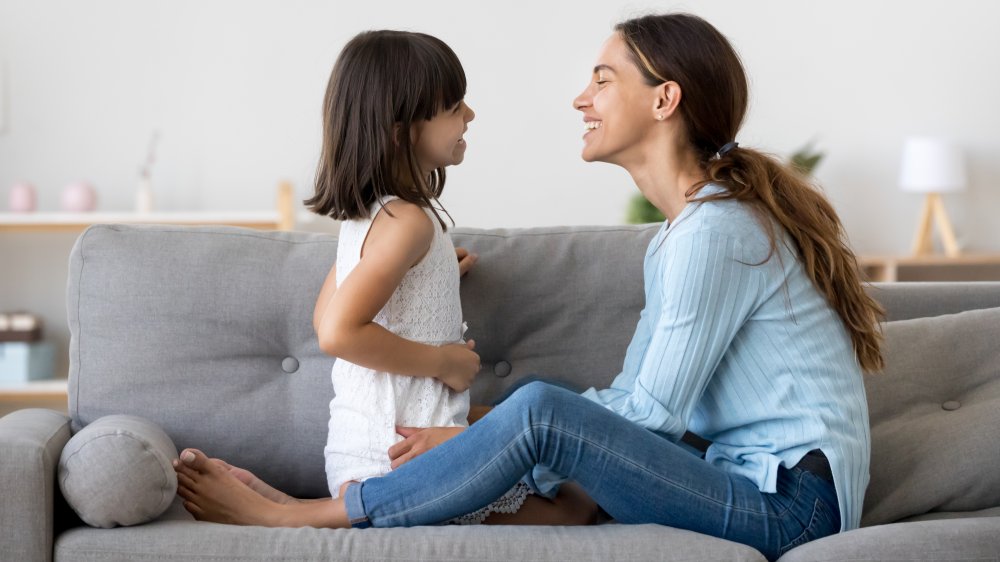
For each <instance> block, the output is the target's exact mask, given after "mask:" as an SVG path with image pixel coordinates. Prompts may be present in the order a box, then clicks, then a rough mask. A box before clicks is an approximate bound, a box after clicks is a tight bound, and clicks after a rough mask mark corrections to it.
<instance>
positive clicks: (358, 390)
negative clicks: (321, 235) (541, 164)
mask: <svg viewBox="0 0 1000 562" xmlns="http://www.w3.org/2000/svg"><path fill="white" fill-rule="evenodd" d="M393 199H396V197H391V196H389V197H384V198H382V199H381V200H380V201H377V202H375V203H374V204H373V206H372V209H371V211H372V212H371V218H369V219H360V220H352V221H345V222H343V223H342V225H341V227H340V235H339V239H338V241H337V286H338V287H339V286H341V285H342V284H343V282H344V280H345V279H346V278H347V276H348V275H349V274H350V273H351V271H352V270H353V269H354V267H355V266H357V264H358V262H359V261H360V259H361V248H362V246H363V245H364V242H365V239H366V238H367V237H368V231H369V229H370V228H371V225H372V221H373V220H374V219H375V216H376V215H377V214H378V213H379V212H382V206H383V205H385V204H386V203H388V202H389V201H391V200H393ZM425 212H426V213H427V215H428V217H429V218H430V219H431V223H432V224H433V225H434V238H433V240H432V242H431V245H430V249H429V250H428V251H427V254H426V255H425V256H424V257H423V259H421V261H420V262H419V263H418V264H417V265H415V266H413V267H412V268H411V269H410V270H409V271H408V272H406V275H405V276H404V277H403V280H402V281H401V282H400V284H399V287H397V288H396V291H395V292H394V293H393V294H392V296H391V297H390V298H389V301H388V302H387V303H386V304H385V306H384V307H383V308H382V310H380V311H379V312H378V314H376V315H375V318H374V322H376V323H377V324H379V325H381V326H383V327H384V328H385V329H387V330H389V331H390V332H392V333H394V334H396V335H398V336H400V337H403V338H406V339H408V340H412V341H417V342H421V343H425V344H428V345H438V346H439V345H444V344H452V343H462V342H463V340H462V336H463V333H464V328H463V323H462V302H461V300H460V297H459V272H458V260H457V259H456V257H455V246H454V245H453V244H452V241H451V237H450V236H449V235H448V233H447V232H444V230H443V229H442V228H441V224H440V223H439V222H438V219H437V217H435V216H434V213H433V212H432V211H431V210H430V209H425ZM331 378H332V379H333V389H334V394H335V396H334V398H333V400H331V401H330V424H329V434H328V436H327V443H326V448H325V450H324V453H325V456H326V477H327V484H328V485H329V488H330V494H331V495H332V497H337V496H338V495H339V493H340V486H341V485H342V484H344V482H348V481H351V480H355V481H358V482H361V481H364V480H365V479H367V478H372V477H376V476H382V475H384V474H386V473H388V472H389V471H390V470H392V468H391V466H390V460H389V454H388V451H389V447H391V446H392V445H394V444H395V443H398V442H399V441H402V440H403V438H402V437H401V436H400V435H399V434H397V433H396V426H397V425H399V426H405V427H465V426H467V425H468V415H469V393H468V392H455V391H453V390H452V389H451V388H449V387H448V386H447V385H445V384H444V383H443V382H441V381H440V380H438V379H436V378H431V377H411V376H406V375H396V374H392V373H387V372H383V371H375V370H372V369H369V368H367V367H362V366H360V365H355V364H353V363H349V362H347V361H344V360H343V359H337V361H336V363H334V366H333V372H332V374H331ZM527 494H528V488H527V486H526V485H524V484H523V483H519V484H518V485H517V486H515V487H514V488H513V489H512V490H511V491H510V492H508V493H507V494H505V495H504V497H502V498H500V499H498V500H497V501H496V502H494V503H493V504H490V505H489V506H486V507H485V508H483V509H480V510H478V511H476V512H475V513H472V514H469V515H466V516H463V517H461V518H459V519H457V520H455V521H453V522H456V523H480V522H482V520H484V519H485V518H486V516H487V515H489V514H490V513H492V512H502V513H514V512H516V511H517V510H518V509H519V508H520V506H521V504H522V503H523V501H524V498H525V497H526V496H527Z"/></svg>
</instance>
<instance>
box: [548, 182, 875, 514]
mask: <svg viewBox="0 0 1000 562" xmlns="http://www.w3.org/2000/svg"><path fill="white" fill-rule="evenodd" d="M720 189H721V188H718V187H716V186H712V185H709V186H706V187H705V188H704V189H703V190H702V191H701V193H700V195H707V194H709V193H712V192H715V191H717V190H720ZM775 229H776V232H777V233H778V235H779V240H785V244H779V246H778V251H777V252H776V253H775V254H774V255H773V256H772V257H771V258H770V259H767V260H766V261H765V259H766V258H767V257H768V254H769V252H770V245H769V240H768V237H767V233H766V231H765V230H764V228H763V226H762V223H761V221H760V220H759V219H758V218H757V217H755V215H754V213H753V210H752V208H751V207H750V206H749V205H748V204H746V203H740V202H737V201H732V200H730V201H715V202H704V203H689V204H688V205H687V206H685V207H684V209H683V211H682V212H681V213H680V215H678V216H677V218H676V219H675V220H674V221H672V222H669V223H664V225H663V228H662V229H661V230H660V231H659V232H658V233H657V235H656V236H655V237H654V238H653V240H652V241H651V242H650V244H649V247H648V250H647V252H646V257H645V261H644V265H643V274H644V278H645V293H646V306H645V308H644V309H643V311H642V314H641V315H640V317H639V324H638V326H637V327H636V331H635V335H634V336H633V337H632V341H631V343H630V344H629V346H628V351H627V352H626V355H625V364H624V366H623V368H622V372H621V373H620V374H619V375H618V376H617V377H616V378H615V380H614V382H613V383H612V384H611V388H608V389H605V390H596V389H593V388H591V389H590V390H587V391H586V392H584V394H583V395H584V396H586V397H587V398H589V399H591V400H593V401H595V402H597V403H599V404H602V405H604V406H605V407H607V408H608V409H610V410H613V411H614V412H617V413H618V414H620V415H622V416H623V417H625V418H626V419H629V420H631V421H633V422H635V423H636V424H638V425H640V426H642V427H645V428H647V429H650V430H652V431H655V432H658V433H661V434H664V435H667V436H669V437H671V438H673V439H675V440H677V439H680V437H681V436H682V435H683V434H684V432H685V430H690V431H692V432H694V433H696V434H698V435H700V436H702V437H704V438H706V439H709V440H710V441H712V442H713V444H712V446H711V447H709V449H708V451H707V453H706V456H705V459H706V460H707V461H708V462H709V463H711V464H712V465H714V466H717V467H719V468H721V469H723V470H726V471H728V472H732V473H735V474H739V475H742V476H745V477H747V478H749V479H750V480H752V481H753V482H754V483H755V484H756V485H757V487H758V488H759V489H760V490H761V491H762V492H767V493H773V492H775V490H776V479H777V473H778V467H779V465H784V466H786V467H792V466H795V465H796V464H797V463H798V462H799V460H800V459H801V458H802V457H803V456H804V455H805V454H806V453H808V452H809V451H811V450H813V449H821V450H822V451H823V453H824V454H825V455H826V457H827V459H828V460H829V462H830V468H831V471H832V472H833V476H834V483H835V485H836V488H837V498H838V500H839V502H840V517H841V522H842V523H841V528H842V530H848V529H854V528H857V527H858V526H859V524H860V521H861V507H862V501H863V499H864V494H865V488H866V487H867V486H868V466H869V456H870V445H869V442H870V436H869V428H868V406H867V401H866V399H865V392H864V385H863V382H862V373H861V369H860V367H859V365H858V362H857V359H856V356H855V353H854V350H853V347H852V345H851V339H850V336H849V334H848V332H847V330H846V329H845V327H844V325H843V323H842V322H841V320H840V317H839V316H838V315H837V314H836V312H835V311H834V310H833V309H832V308H831V307H830V305H829V304H828V303H827V301H826V299H825V298H824V297H823V296H822V295H821V294H820V293H819V292H818V291H817V290H816V288H815V286H814V285H813V283H812V282H811V281H810V279H809V277H808V276H807V275H806V273H805V271H804V269H803V267H802V264H801V263H800V262H799V260H798V259H797V256H796V253H795V252H793V251H792V250H791V249H790V248H791V247H794V246H792V242H791V241H790V239H788V238H787V237H784V236H783V231H782V230H781V228H780V227H779V226H775ZM762 262H763V263H762ZM533 480H534V482H535V484H536V485H538V486H539V488H540V489H543V490H544V488H545V487H546V486H545V483H546V482H550V483H553V484H554V483H555V482H557V481H559V480H561V479H560V478H558V477H557V476H556V475H553V474H546V471H545V470H544V469H541V468H540V469H536V470H535V472H534V475H533Z"/></svg>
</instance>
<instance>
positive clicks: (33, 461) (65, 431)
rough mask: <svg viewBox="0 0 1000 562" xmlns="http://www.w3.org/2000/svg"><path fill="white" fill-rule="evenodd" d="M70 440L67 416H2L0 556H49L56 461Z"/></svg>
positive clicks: (27, 559)
mask: <svg viewBox="0 0 1000 562" xmlns="http://www.w3.org/2000/svg"><path fill="white" fill-rule="evenodd" d="M69 438H70V424H69V418H67V417H66V416H64V415H62V414H59V413H57V412H53V411H51V410H42V409H27V410H18V411H16V412H13V413H10V414H7V415H6V416H4V417H3V418H0V486H2V488H0V560H17V561H18V562H43V561H46V560H51V558H52V536H53V533H54V529H55V525H54V518H53V507H54V505H55V499H56V498H55V496H56V490H55V485H54V484H55V478H56V464H57V463H58V462H59V452H60V451H61V450H62V448H63V446H64V445H65V444H66V442H67V441H68V440H69Z"/></svg>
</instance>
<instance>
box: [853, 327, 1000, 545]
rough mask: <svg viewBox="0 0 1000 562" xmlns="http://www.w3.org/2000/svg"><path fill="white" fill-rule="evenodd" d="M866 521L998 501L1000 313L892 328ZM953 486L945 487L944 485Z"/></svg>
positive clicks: (869, 380) (869, 383)
mask: <svg viewBox="0 0 1000 562" xmlns="http://www.w3.org/2000/svg"><path fill="white" fill-rule="evenodd" d="M884 333H885V338H886V343H885V358H886V370H885V372H884V373H881V374H877V375H869V376H866V378H865V383H866V391H867V394H868V402H869V408H870V418H871V428H872V462H871V483H870V484H869V486H868V491H867V495H866V497H865V510H864V515H863V518H862V525H865V526H867V525H877V524H882V523H889V522H892V521H897V520H899V519H902V518H904V517H909V516H913V515H917V514H921V513H926V512H929V511H974V510H979V509H985V508H989V507H994V506H997V505H1000V471H998V470H996V467H998V466H1000V447H998V446H997V431H998V428H1000V376H998V369H1000V345H998V342H1000V308H992V309H986V310H974V311H967V312H961V313H958V314H949V315H943V316H937V317H933V318H917V319H912V320H901V321H897V322H889V323H887V324H886V325H885V327H884ZM945 482H947V485H942V483H945Z"/></svg>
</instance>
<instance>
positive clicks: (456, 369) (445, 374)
mask: <svg viewBox="0 0 1000 562" xmlns="http://www.w3.org/2000/svg"><path fill="white" fill-rule="evenodd" d="M475 347H476V342H475V340H469V341H467V342H465V343H464V344H462V343H452V344H448V345H442V346H441V347H439V348H438V349H439V350H441V354H442V356H443V358H442V362H441V363H442V367H441V371H440V372H441V374H440V375H438V377H437V378H438V380H439V381H441V382H443V383H444V384H446V385H448V387H449V388H451V389H452V390H454V391H455V392H465V391H466V390H469V387H470V386H472V380H473V379H475V378H476V373H478V372H479V367H480V363H479V354H478V353H476V352H475V351H472V350H473V349H475Z"/></svg>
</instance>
